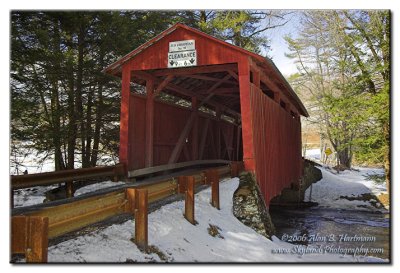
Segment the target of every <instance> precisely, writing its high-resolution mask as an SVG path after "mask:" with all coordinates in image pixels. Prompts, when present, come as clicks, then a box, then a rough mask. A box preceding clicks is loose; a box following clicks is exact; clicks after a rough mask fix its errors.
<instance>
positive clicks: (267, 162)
mask: <svg viewBox="0 0 400 273" xmlns="http://www.w3.org/2000/svg"><path fill="white" fill-rule="evenodd" d="M250 89H251V92H250V97H251V113H252V121H253V124H252V128H253V141H254V146H255V149H254V154H255V159H256V160H255V161H256V166H255V167H256V168H255V173H256V177H257V182H258V184H259V186H260V190H261V192H262V193H263V195H264V198H265V202H266V203H267V206H268V205H269V202H270V200H271V199H272V198H273V197H274V196H276V195H279V194H280V192H281V191H282V190H283V189H284V188H288V187H290V186H291V184H292V183H294V184H298V183H299V179H300V177H301V175H302V166H301V165H302V158H301V125H300V122H299V120H298V119H297V118H294V117H293V116H292V115H290V113H288V112H287V111H286V110H284V109H283V108H282V107H281V106H280V105H279V104H278V103H276V102H274V101H273V100H272V99H270V98H269V97H268V96H266V95H265V94H263V93H262V91H261V90H260V89H259V88H257V87H256V86H255V85H253V84H252V85H251V88H250Z"/></svg>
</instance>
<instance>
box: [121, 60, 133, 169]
mask: <svg viewBox="0 0 400 273" xmlns="http://www.w3.org/2000/svg"><path fill="white" fill-rule="evenodd" d="M130 83H131V71H130V68H129V66H128V65H125V66H123V68H122V91H121V116H120V124H119V130H120V131H119V142H120V143H119V145H120V146H119V162H120V163H122V164H124V165H125V166H129V149H128V143H129V104H130ZM128 171H129V169H128Z"/></svg>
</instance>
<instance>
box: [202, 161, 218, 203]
mask: <svg viewBox="0 0 400 273" xmlns="http://www.w3.org/2000/svg"><path fill="white" fill-rule="evenodd" d="M205 174H206V180H207V184H211V205H212V206H213V207H215V208H217V209H220V207H219V174H218V170H216V169H212V170H207V171H206V172H205Z"/></svg>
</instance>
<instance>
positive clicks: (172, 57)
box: [168, 40, 197, 68]
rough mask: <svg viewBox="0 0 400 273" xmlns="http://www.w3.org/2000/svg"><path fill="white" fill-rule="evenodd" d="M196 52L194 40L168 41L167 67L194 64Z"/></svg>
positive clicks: (195, 63) (195, 62)
mask: <svg viewBox="0 0 400 273" xmlns="http://www.w3.org/2000/svg"><path fill="white" fill-rule="evenodd" d="M196 65H197V52H196V48H195V41H194V40H185V41H176V42H170V43H169V52H168V68H175V67H185V66H196Z"/></svg>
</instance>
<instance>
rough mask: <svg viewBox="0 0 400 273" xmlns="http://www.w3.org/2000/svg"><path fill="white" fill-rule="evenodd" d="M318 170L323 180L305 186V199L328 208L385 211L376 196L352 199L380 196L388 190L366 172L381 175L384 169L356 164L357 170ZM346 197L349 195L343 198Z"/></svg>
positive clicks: (324, 168)
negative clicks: (370, 195)
mask: <svg viewBox="0 0 400 273" xmlns="http://www.w3.org/2000/svg"><path fill="white" fill-rule="evenodd" d="M319 169H320V170H321V172H322V179H321V180H320V181H318V182H317V183H315V184H313V185H312V186H311V187H309V188H308V189H307V191H306V193H305V201H314V202H317V203H318V204H319V206H322V207H329V208H338V209H351V210H368V211H371V210H378V211H384V210H385V209H384V207H383V206H382V205H381V204H380V203H379V202H376V200H375V199H370V200H352V199H360V197H362V195H363V194H364V195H365V194H372V195H380V194H381V193H387V192H386V185H385V184H384V183H383V184H378V183H376V182H374V181H372V180H370V179H368V175H374V174H375V175H383V174H384V170H383V169H374V168H361V167H357V170H346V171H343V172H340V173H339V174H337V173H336V171H334V170H332V169H328V168H326V167H319ZM310 192H311V200H310ZM345 196H346V197H348V198H347V199H346V198H343V197H345ZM341 197H342V198H341ZM348 199H350V200H348ZM373 204H375V206H374V205H373ZM377 207H378V208H377Z"/></svg>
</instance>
